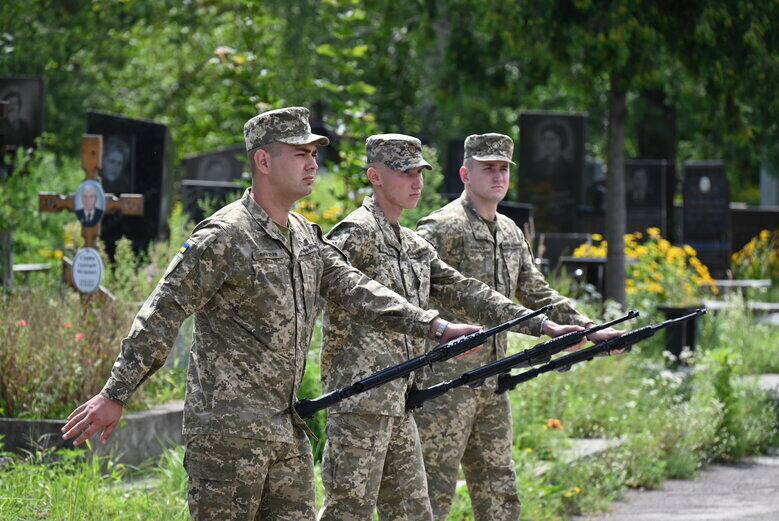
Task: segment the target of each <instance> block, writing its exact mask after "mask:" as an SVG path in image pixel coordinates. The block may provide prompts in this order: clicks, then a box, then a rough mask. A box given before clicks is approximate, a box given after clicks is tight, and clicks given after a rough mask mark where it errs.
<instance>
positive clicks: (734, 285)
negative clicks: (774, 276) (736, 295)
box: [714, 279, 771, 296]
mask: <svg viewBox="0 0 779 521" xmlns="http://www.w3.org/2000/svg"><path fill="white" fill-rule="evenodd" d="M714 282H715V283H716V284H717V287H718V288H719V289H721V290H722V295H723V296H724V295H727V294H728V293H729V292H730V290H741V293H742V294H744V293H746V291H747V290H750V289H767V288H770V287H771V279H742V280H729V279H724V280H715V281H714Z"/></svg>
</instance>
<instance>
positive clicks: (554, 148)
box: [533, 119, 573, 189]
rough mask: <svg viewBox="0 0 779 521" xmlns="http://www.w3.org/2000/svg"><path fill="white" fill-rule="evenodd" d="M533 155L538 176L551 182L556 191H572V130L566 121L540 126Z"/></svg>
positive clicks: (553, 121) (561, 120)
mask: <svg viewBox="0 0 779 521" xmlns="http://www.w3.org/2000/svg"><path fill="white" fill-rule="evenodd" d="M535 143H536V147H535V153H534V155H533V158H534V161H533V168H534V170H535V173H536V175H540V176H542V177H544V178H546V179H548V180H549V181H550V183H551V184H552V186H553V187H555V188H556V189H570V186H569V184H568V180H569V178H570V176H571V173H572V171H573V147H572V146H571V144H572V140H571V129H570V125H568V122H567V121H565V120H564V119H553V120H550V121H548V122H544V123H542V124H541V125H539V126H538V129H537V131H536V139H535Z"/></svg>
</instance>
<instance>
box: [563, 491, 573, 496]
mask: <svg viewBox="0 0 779 521" xmlns="http://www.w3.org/2000/svg"><path fill="white" fill-rule="evenodd" d="M563 495H564V496H565V497H573V492H570V491H568V492H566V493H565V494H563Z"/></svg>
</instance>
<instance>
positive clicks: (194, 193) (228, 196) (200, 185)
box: [181, 179, 244, 222]
mask: <svg viewBox="0 0 779 521" xmlns="http://www.w3.org/2000/svg"><path fill="white" fill-rule="evenodd" d="M243 190H244V188H243V185H241V184H239V183H235V182H232V181H197V180H192V179H184V180H182V181H181V204H182V205H183V206H184V211H185V212H186V213H188V214H189V216H190V217H191V218H192V220H193V221H195V222H200V221H202V220H203V219H205V218H206V217H208V216H207V215H205V213H204V210H203V208H202V207H201V204H203V203H205V204H207V205H208V207H210V208H211V209H212V210H218V209H219V208H221V207H223V206H225V205H226V204H227V203H230V202H232V201H234V200H236V199H238V198H240V197H241V193H242V192H243Z"/></svg>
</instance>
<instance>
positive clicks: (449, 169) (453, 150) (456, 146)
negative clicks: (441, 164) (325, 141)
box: [443, 138, 465, 199]
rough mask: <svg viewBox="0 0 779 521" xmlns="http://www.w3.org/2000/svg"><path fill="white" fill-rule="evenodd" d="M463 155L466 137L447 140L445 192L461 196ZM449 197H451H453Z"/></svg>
mask: <svg viewBox="0 0 779 521" xmlns="http://www.w3.org/2000/svg"><path fill="white" fill-rule="evenodd" d="M463 155H465V138H455V139H450V140H448V141H447V142H446V168H445V169H444V186H443V193H444V194H447V195H450V194H451V195H454V194H457V195H456V197H460V194H461V193H462V191H463V188H464V187H463V182H462V180H461V179H460V167H461V166H463ZM449 198H450V199H451V197H449Z"/></svg>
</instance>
